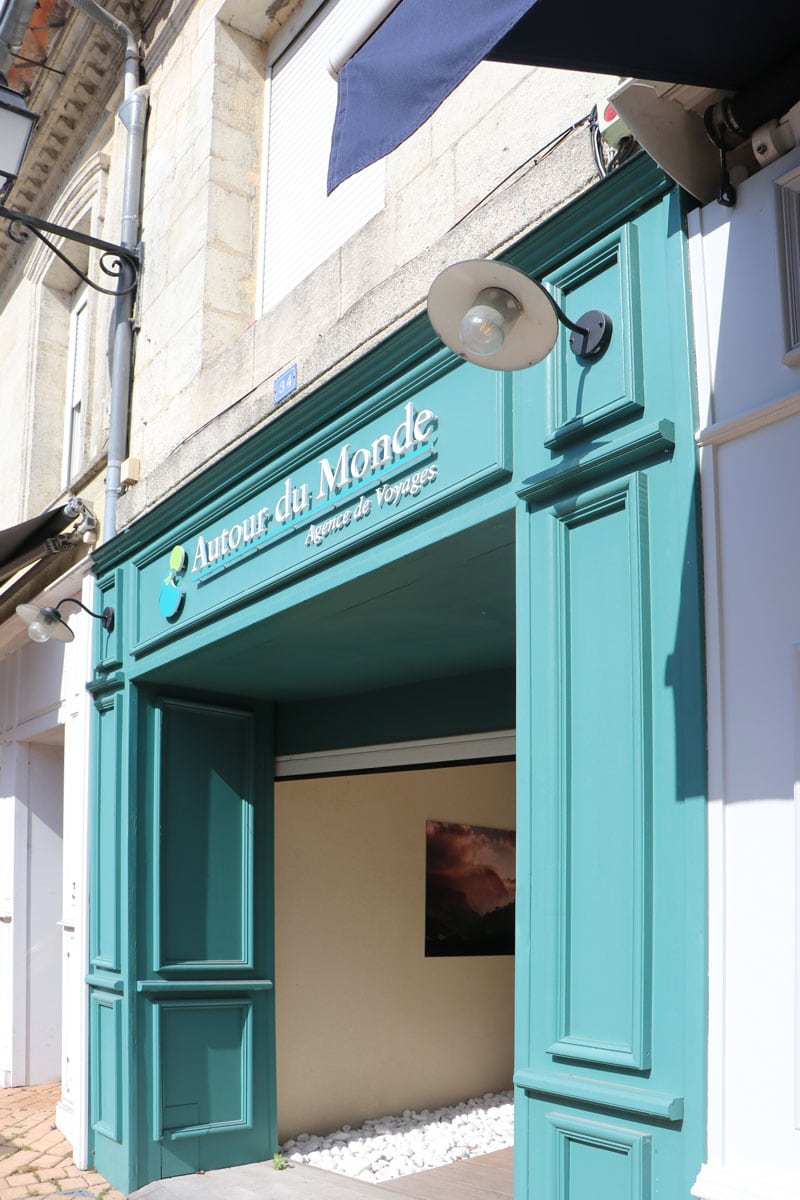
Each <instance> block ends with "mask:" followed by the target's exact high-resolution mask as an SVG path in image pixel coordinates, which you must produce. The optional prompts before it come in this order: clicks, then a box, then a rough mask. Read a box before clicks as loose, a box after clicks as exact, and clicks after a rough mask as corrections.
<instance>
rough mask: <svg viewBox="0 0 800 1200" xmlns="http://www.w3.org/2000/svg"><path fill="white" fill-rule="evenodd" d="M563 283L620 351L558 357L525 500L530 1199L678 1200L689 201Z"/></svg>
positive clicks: (524, 1024) (692, 1150)
mask: <svg viewBox="0 0 800 1200" xmlns="http://www.w3.org/2000/svg"><path fill="white" fill-rule="evenodd" d="M551 283H552V284H553V286H554V288H555V289H556V290H557V291H559V292H561V293H562V294H564V293H565V294H567V295H568V296H569V295H570V293H575V298H574V299H572V301H571V302H570V303H569V304H568V308H572V307H574V309H575V311H582V309H581V302H582V297H581V292H582V291H584V290H585V294H586V295H588V294H589V292H591V294H592V295H593V296H594V297H598V298H599V306H600V307H603V308H606V309H608V310H609V311H611V312H612V314H613V321H614V339H613V341H612V346H611V348H610V350H609V352H608V355H607V356H606V359H605V360H604V362H603V363H602V364H601V367H602V369H601V370H599V371H598V372H597V373H596V374H595V373H594V371H593V368H589V369H588V370H585V371H584V370H582V369H581V368H580V366H576V364H575V361H574V360H572V361H569V360H567V358H566V357H565V356H563V355H562V356H559V355H558V354H555V355H554V356H553V358H554V362H553V363H552V364H551V365H550V369H549V373H546V374H545V373H542V374H540V376H539V379H538V382H539V384H540V385H541V387H540V390H538V392H537V393H536V398H537V400H538V404H537V405H535V406H532V408H531V416H530V418H529V422H528V428H527V430H526V433H527V435H528V436H529V438H530V442H529V447H533V450H532V452H531V450H530V449H529V451H528V453H529V461H531V462H532V463H533V466H534V470H533V473H532V474H531V475H530V476H529V478H528V479H527V480H526V481H525V482H524V483H523V485H522V486H521V487H520V488H519V489H518V494H519V496H520V508H519V512H518V529H519V537H518V558H517V562H518V581H517V589H518V590H517V604H518V609H517V622H518V625H517V628H518V646H517V687H518V719H517V745H518V759H517V761H518V790H517V847H518V858H519V861H518V872H517V875H518V883H517V922H518V930H519V931H520V933H521V937H520V940H519V944H518V950H517V1025H516V1031H515V1033H516V1051H515V1061H516V1067H515V1085H516V1119H517V1136H516V1147H517V1151H516V1162H515V1195H516V1196H517V1197H518V1198H519V1200H523V1198H524V1200H530V1197H531V1196H539V1197H545V1196H546V1197H548V1200H620V1198H621V1197H625V1200H651V1198H654V1197H656V1196H659V1197H665V1198H666V1197H669V1200H677V1198H678V1197H688V1195H689V1190H690V1188H691V1185H692V1183H693V1182H694V1179H695V1177H696V1175H697V1172H698V1170H699V1168H700V1165H701V1163H702V1161H703V1158H704V1145H705V1029H706V990H705V964H706V957H705V908H706V898H705V897H706V893H705V807H704V791H705V763H704V744H705V723H704V710H703V699H702V698H703V694H704V676H703V646H702V623H701V603H700V575H699V561H698V559H699V555H698V545H699V534H698V530H699V524H698V514H697V510H696V479H695V448H694V442H693V429H694V422H693V411H694V410H693V391H692V377H691V370H690V356H689V341H688V332H687V330H688V322H687V312H686V289H685V271H684V238H683V234H682V222H681V213H680V206H679V202H678V198H677V195H676V194H672V195H670V196H667V197H665V198H663V199H662V200H661V201H660V202H659V203H657V204H655V205H654V206H652V207H651V208H649V209H648V210H646V211H645V212H643V213H641V214H639V215H637V216H636V217H635V219H634V220H633V221H631V222H629V224H628V225H627V226H626V227H624V228H623V229H621V230H618V231H616V232H614V233H612V234H610V235H608V236H607V237H606V238H605V239H604V241H603V242H600V243H595V244H594V245H593V246H592V247H591V248H590V249H589V250H586V251H583V252H581V253H580V254H578V255H576V257H575V258H574V259H573V260H571V261H569V262H567V263H565V264H562V265H561V266H559V268H558V269H557V271H556V272H554V273H553V275H552V276H551ZM620 298H622V299H620ZM597 302H598V301H596V303H597ZM615 305H616V307H615ZM583 307H584V308H585V307H588V305H586V304H584V305H583ZM536 384H537V380H536V378H534V380H533V385H532V386H533V388H535V387H536ZM542 399H544V403H542V402H541V401H542Z"/></svg>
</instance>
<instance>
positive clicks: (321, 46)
mask: <svg viewBox="0 0 800 1200" xmlns="http://www.w3.org/2000/svg"><path fill="white" fill-rule="evenodd" d="M369 3H370V0H332V2H331V3H328V4H325V5H324V6H323V7H322V9H320V10H319V12H318V13H317V15H316V17H315V18H314V19H313V21H311V22H310V23H309V24H308V25H307V26H306V27H305V28H304V29H303V31H302V33H300V35H299V36H298V37H297V38H295V40H294V41H293V42H291V44H290V45H289V46H288V47H287V48H286V49H285V50H284V51H283V52H282V53H281V54H280V55H279V57H278V58H276V59H275V61H274V62H273V64H272V71H271V78H270V83H269V89H268V113H267V147H266V199H265V230H264V264H263V272H262V281H263V282H262V311H263V312H266V311H268V310H269V309H271V308H273V307H274V306H275V305H276V304H277V303H278V301H279V300H281V299H282V298H283V297H284V296H285V295H287V293H288V292H290V291H291V290H292V288H294V287H296V286H297V284H298V283H300V282H301V281H302V280H303V279H305V278H306V276H307V275H309V274H310V273H311V272H312V271H313V270H314V269H315V267H318V266H319V265H320V263H322V262H324V260H325V259H326V258H328V256H329V255H331V254H333V252H334V251H335V250H337V249H338V248H339V247H340V246H342V245H343V244H344V243H345V242H346V241H347V239H348V238H350V237H352V235H353V234H354V233H356V232H357V231H358V230H359V229H361V228H362V226H363V225H365V224H366V223H367V221H369V220H370V219H371V218H372V217H373V216H375V214H376V213H378V212H380V211H381V209H382V208H383V203H384V176H385V171H384V164H383V162H377V163H374V164H373V165H372V166H370V167H367V168H366V169H365V170H363V171H360V172H359V173H358V174H357V175H354V176H353V177H352V178H351V179H348V180H347V181H346V182H345V183H343V184H341V186H340V187H338V188H336V190H335V191H334V192H333V193H332V195H330V196H327V195H326V194H325V189H326V182H327V174H328V155H329V153H330V144H331V131H332V129H333V119H334V115H335V112H336V81H335V80H334V79H333V78H332V76H331V75H330V74H329V72H328V65H327V64H328V55H329V54H330V51H331V49H332V47H333V46H334V45H335V44H336V43H337V42H338V41H339V40H340V39H341V37H342V35H343V33H345V32H346V31H347V29H348V27H350V26H351V25H352V23H353V21H354V20H355V18H356V17H357V16H358V15H359V13H361V12H362V11H363V10H364V9H365V8H367V7H368V5H369Z"/></svg>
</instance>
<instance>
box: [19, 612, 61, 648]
mask: <svg viewBox="0 0 800 1200" xmlns="http://www.w3.org/2000/svg"><path fill="white" fill-rule="evenodd" d="M17 616H18V617H19V618H20V620H22V621H24V622H25V624H26V625H27V626H28V637H29V638H30V639H31V641H32V642H49V641H50V640H51V639H52V640H53V641H55V642H71V641H72V640H73V638H74V637H75V634H74V633H73V632H72V630H71V629H70V627H69V625H67V623H66V621H64V620H63V618H62V617H60V616H59V614H58V613H57V612H56V610H55V609H54V608H39V606H38V605H36V604H18V605H17Z"/></svg>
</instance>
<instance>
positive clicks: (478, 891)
mask: <svg viewBox="0 0 800 1200" xmlns="http://www.w3.org/2000/svg"><path fill="white" fill-rule="evenodd" d="M426 844H427V853H426V871H425V957H426V958H449V957H454V956H465V955H482V954H513V953H514V898H515V894H516V861H515V853H516V833H515V831H514V830H513V829H488V828H485V827H484V826H481V825H459V824H455V823H453V822H447V821H427V822H426Z"/></svg>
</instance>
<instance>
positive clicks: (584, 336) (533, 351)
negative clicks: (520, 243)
mask: <svg viewBox="0 0 800 1200" xmlns="http://www.w3.org/2000/svg"><path fill="white" fill-rule="evenodd" d="M428 317H429V318H430V322H431V325H433V328H434V329H435V330H436V332H437V333H438V335H439V337H440V338H441V339H442V341H443V342H444V343H445V345H446V346H449V347H450V349H451V350H454V351H455V353H456V354H458V355H460V356H461V357H462V358H466V359H467V360H468V361H469V362H472V363H476V364H477V365H478V366H479V367H490V368H492V369H493V370H495V371H518V370H520V368H522V367H532V366H533V365H534V363H538V362H541V361H542V359H543V358H546V357H547V355H548V354H549V353H550V351H551V350H552V349H553V346H554V345H555V344H556V338H557V337H558V322H559V321H560V322H561V323H562V325H565V326H566V327H567V329H569V330H571V331H572V335H571V337H570V339H569V344H570V349H571V350H572V352H573V353H574V354H575V355H576V356H577V357H578V358H580V359H585V360H586V361H591V360H592V359H596V358H599V357H600V355H601V354H602V353H603V352H604V351H605V349H606V347H607V346H608V343H609V342H610V341H611V318H610V317H609V316H607V315H606V314H605V313H602V312H599V311H597V310H593V311H591V312H586V313H584V314H583V316H582V317H580V318H579V320H578V323H577V324H573V322H572V321H570V320H569V318H568V317H567V315H566V313H565V312H564V311H563V309H561V308H560V307H559V306H558V304H556V302H555V300H554V299H553V297H552V296H551V295H550V293H549V292H548V291H547V290H546V288H544V287H542V285H541V283H539V282H538V281H537V280H536V279H531V278H530V276H529V275H526V274H525V272H524V271H520V270H518V268H517V267H512V266H510V265H509V264H508V263H502V262H496V261H494V260H487V259H484V258H477V259H470V260H468V261H467V262H460V263H454V264H453V266H452V267H447V268H446V269H445V270H444V271H442V272H441V274H440V275H437V277H436V279H434V281H433V283H432V285H431V290H430V291H429V292H428Z"/></svg>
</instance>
